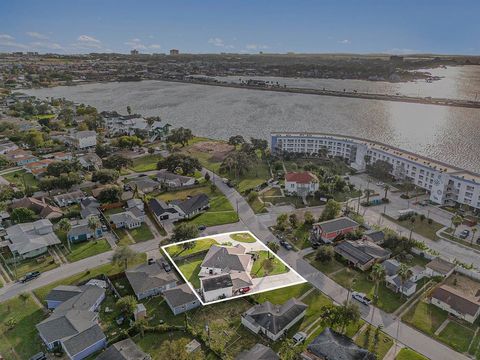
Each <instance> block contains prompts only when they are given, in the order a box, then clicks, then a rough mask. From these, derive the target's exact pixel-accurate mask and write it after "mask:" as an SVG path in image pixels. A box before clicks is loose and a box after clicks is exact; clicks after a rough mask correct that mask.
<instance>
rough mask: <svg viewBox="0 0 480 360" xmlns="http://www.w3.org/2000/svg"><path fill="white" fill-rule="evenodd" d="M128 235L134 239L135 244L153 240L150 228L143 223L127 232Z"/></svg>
mask: <svg viewBox="0 0 480 360" xmlns="http://www.w3.org/2000/svg"><path fill="white" fill-rule="evenodd" d="M127 231H128V232H129V233H130V235H132V237H133V238H134V239H135V242H137V243H138V242H143V241H148V240H152V239H153V238H154V236H153V234H152V232H151V231H150V228H149V227H148V225H147V224H145V223H143V224H142V225H141V226H140V227H138V228H136V229H132V230H127Z"/></svg>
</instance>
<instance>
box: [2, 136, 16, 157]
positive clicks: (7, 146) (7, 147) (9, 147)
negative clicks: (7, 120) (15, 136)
mask: <svg viewBox="0 0 480 360" xmlns="http://www.w3.org/2000/svg"><path fill="white" fill-rule="evenodd" d="M17 149H18V146H17V144H15V143H14V142H12V141H10V140H9V139H8V138H3V139H0V155H5V154H6V153H8V152H10V151H14V150H17Z"/></svg>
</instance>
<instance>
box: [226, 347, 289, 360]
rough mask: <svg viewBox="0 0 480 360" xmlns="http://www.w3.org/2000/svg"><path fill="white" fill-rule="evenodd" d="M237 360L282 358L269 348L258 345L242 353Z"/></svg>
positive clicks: (272, 359)
mask: <svg viewBox="0 0 480 360" xmlns="http://www.w3.org/2000/svg"><path fill="white" fill-rule="evenodd" d="M235 360H280V357H279V356H278V355H277V353H276V352H275V351H273V350H272V349H271V348H269V347H268V346H265V345H263V344H259V343H257V344H255V345H254V346H253V347H252V348H251V349H250V350H246V351H242V352H241V353H240V354H239V355H238V356H237V357H236V358H235Z"/></svg>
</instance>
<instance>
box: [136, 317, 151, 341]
mask: <svg viewBox="0 0 480 360" xmlns="http://www.w3.org/2000/svg"><path fill="white" fill-rule="evenodd" d="M147 326H148V321H147V319H144V318H142V319H137V320H135V328H136V329H137V330H138V332H139V333H140V336H141V337H142V338H143V337H144V336H145V328H146V327H147Z"/></svg>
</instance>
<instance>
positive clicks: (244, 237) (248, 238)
mask: <svg viewBox="0 0 480 360" xmlns="http://www.w3.org/2000/svg"><path fill="white" fill-rule="evenodd" d="M230 237H231V238H232V239H233V240H235V241H239V242H243V243H254V242H257V240H256V239H255V238H254V237H253V236H252V235H250V234H249V233H237V234H231V235H230Z"/></svg>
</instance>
